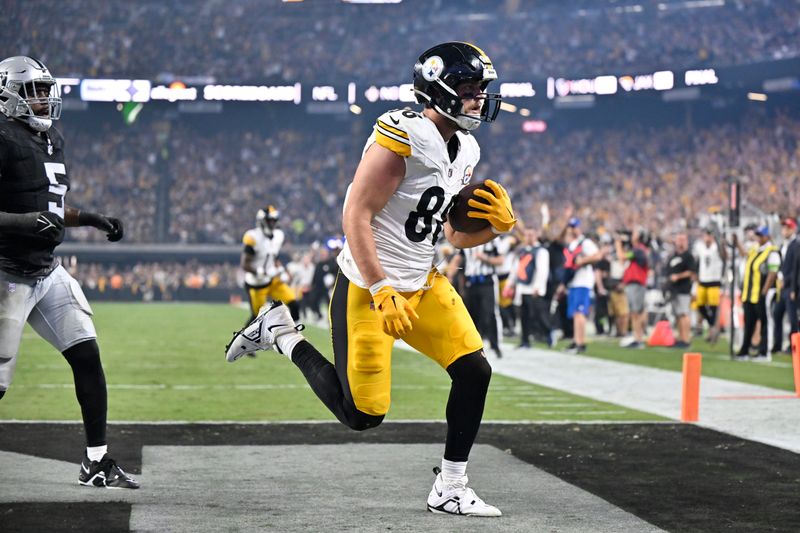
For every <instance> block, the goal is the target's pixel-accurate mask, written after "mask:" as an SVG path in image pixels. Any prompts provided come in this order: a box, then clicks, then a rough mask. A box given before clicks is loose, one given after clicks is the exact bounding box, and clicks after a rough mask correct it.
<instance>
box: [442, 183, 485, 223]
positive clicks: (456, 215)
mask: <svg viewBox="0 0 800 533" xmlns="http://www.w3.org/2000/svg"><path fill="white" fill-rule="evenodd" d="M479 188H482V189H483V190H485V191H488V192H492V190H491V189H490V188H489V187H487V186H486V185H485V184H484V182H482V181H481V182H478V183H472V184H470V185H467V186H466V187H464V188H463V189H461V190H460V191H459V192H458V194H457V195H456V197H455V198H454V200H453V207H451V208H450V211H449V212H448V213H447V221H448V222H450V226H452V228H453V229H454V230H456V231H460V232H462V233H477V232H479V231H481V230H483V229H485V228H488V227H489V221H488V220H485V219H483V218H470V217H468V216H467V211H473V210H474V209H473V208H472V207H470V206H469V205H467V201H468V200H469V199H470V198H474V199H475V200H477V201H479V202H481V203H486V200H484V199H483V198H481V197H480V196H473V194H472V193H473V192H475V190H476V189H479Z"/></svg>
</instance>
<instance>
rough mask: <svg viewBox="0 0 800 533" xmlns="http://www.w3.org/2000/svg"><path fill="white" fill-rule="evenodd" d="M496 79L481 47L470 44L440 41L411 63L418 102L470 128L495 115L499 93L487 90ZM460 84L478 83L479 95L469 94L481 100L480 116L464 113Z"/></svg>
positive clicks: (464, 128) (490, 63)
mask: <svg viewBox="0 0 800 533" xmlns="http://www.w3.org/2000/svg"><path fill="white" fill-rule="evenodd" d="M496 79H497V71H496V70H495V69H494V65H492V60H491V59H489V56H488V55H486V53H485V52H484V51H483V50H481V49H480V48H478V47H477V46H475V45H474V44H471V43H464V42H457V41H453V42H448V43H442V44H439V45H436V46H434V47H433V48H431V49H429V50H427V51H425V52H423V53H422V55H421V56H419V59H418V60H417V63H416V64H415V65H414V94H415V95H416V98H417V102H418V103H420V104H424V105H425V106H426V107H430V108H432V109H434V110H435V111H436V112H437V113H439V114H441V115H444V116H446V117H447V118H449V119H450V120H452V121H453V122H454V123H455V124H456V125H457V126H458V127H459V128H461V129H462V130H466V131H470V130H474V129H475V128H477V127H478V126H480V124H481V122H493V121H494V120H495V119H496V118H497V114H498V112H499V111H500V101H501V98H500V95H499V94H492V93H487V92H486V89H487V87H488V86H489V83H491V82H492V81H494V80H496ZM463 83H477V84H478V86H479V87H480V91H481V92H480V94H478V95H474V96H471V98H478V99H480V101H481V110H480V114H479V115H471V114H467V113H463V108H464V103H463V101H462V100H461V97H460V96H459V93H458V91H457V90H456V88H457V87H458V86H459V85H460V84H463Z"/></svg>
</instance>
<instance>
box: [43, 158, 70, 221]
mask: <svg viewBox="0 0 800 533" xmlns="http://www.w3.org/2000/svg"><path fill="white" fill-rule="evenodd" d="M44 173H45V174H46V175H47V179H48V180H49V181H50V187H48V189H47V191H48V192H49V193H50V195H51V197H53V198H54V199H55V201H52V202H48V203H47V210H48V211H50V212H51V213H55V214H56V215H58V216H60V217H61V218H64V196H65V195H66V194H67V186H66V185H65V184H64V183H61V182H59V181H58V176H66V175H67V169H66V167H64V163H45V164H44Z"/></svg>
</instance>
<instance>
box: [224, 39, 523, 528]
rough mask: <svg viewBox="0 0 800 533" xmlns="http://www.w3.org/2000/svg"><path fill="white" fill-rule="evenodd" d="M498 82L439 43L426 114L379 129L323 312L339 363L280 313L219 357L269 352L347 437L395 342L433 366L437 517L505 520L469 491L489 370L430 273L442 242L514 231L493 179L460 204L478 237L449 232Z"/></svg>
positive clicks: (371, 409) (349, 202) (377, 411)
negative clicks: (438, 378)
mask: <svg viewBox="0 0 800 533" xmlns="http://www.w3.org/2000/svg"><path fill="white" fill-rule="evenodd" d="M495 79H497V74H496V72H495V69H494V67H493V66H492V62H491V60H490V59H489V57H488V56H487V55H486V54H485V53H484V52H483V51H482V50H480V49H479V48H478V47H476V46H474V45H471V44H468V43H462V42H449V43H444V44H440V45H437V46H434V47H433V48H431V49H429V50H428V51H426V52H425V53H423V54H422V55H421V56H420V57H419V60H418V62H417V64H416V65H415V67H414V91H415V93H416V95H417V101H418V102H419V103H421V104H424V105H425V109H424V110H423V111H422V112H421V113H418V112H415V111H411V110H408V109H407V110H396V111H389V112H387V113H384V114H383V115H381V116H380V117H379V118H378V120H377V122H376V124H375V126H374V129H373V132H372V135H370V137H369V139H367V143H366V145H365V147H364V152H363V155H362V158H361V163H360V164H359V166H358V169H357V170H356V174H355V177H354V178H353V183H352V184H351V185H350V187H349V189H348V192H347V197H346V199H345V205H344V216H343V225H344V230H345V235H346V244H345V247H344V249H343V250H342V253H341V254H340V255H339V258H338V262H339V268H340V271H339V274H338V276H337V281H336V285H335V287H334V290H333V296H332V299H331V305H330V320H331V338H332V342H333V351H334V360H335V364H331V363H330V362H329V361H328V360H327V359H325V357H323V356H322V355H321V354H320V353H319V352H318V351H317V350H316V349H315V348H314V347H313V346H312V345H311V344H310V343H309V342H308V341H306V340H305V339H304V338H303V337H302V336H301V335H300V334H299V333H298V331H300V329H301V328H302V326H298V325H295V323H294V321H293V320H292V319H291V317H290V316H289V312H288V309H287V308H286V307H285V306H283V305H275V306H273V307H271V308H269V309H265V310H263V311H262V312H261V313H260V314H259V316H258V318H257V319H256V320H255V321H253V322H252V323H251V324H250V325H249V326H247V327H246V328H245V329H243V330H242V331H241V332H240V333H238V334H237V335H236V336H234V338H233V340H232V341H231V343H230V344H229V345H228V347H227V350H226V358H227V359H228V361H235V360H237V359H238V358H239V357H241V356H242V355H244V354H246V353H249V352H254V351H256V350H263V349H269V348H274V349H275V350H277V351H278V352H279V353H282V354H284V355H286V356H288V357H289V358H290V359H291V360H292V362H294V363H295V365H297V366H298V367H299V368H300V370H301V371H302V372H303V374H304V375H305V377H306V380H307V381H308V383H309V384H310V385H311V388H312V389H313V390H314V392H315V393H316V394H317V396H318V397H319V398H320V400H322V402H323V403H324V404H325V405H326V406H327V407H328V409H330V411H331V412H332V413H333V414H334V415H335V416H336V418H338V419H339V420H340V421H341V422H342V423H344V424H345V425H347V426H348V427H350V428H352V429H355V430H364V429H368V428H372V427H375V426H377V425H378V424H380V423H381V421H382V420H383V418H384V416H385V415H386V413H387V412H388V410H389V403H390V399H389V394H390V389H391V354H392V345H393V344H394V341H395V339H403V340H404V341H405V342H407V343H408V344H409V345H411V346H413V347H414V348H416V349H417V350H419V351H420V352H421V353H423V354H425V355H427V356H428V357H430V358H432V359H433V360H434V361H436V362H437V363H438V364H439V365H441V366H442V368H444V369H445V370H446V371H447V373H448V374H449V375H450V377H451V379H452V388H451V392H450V398H449V400H448V403H447V409H446V417H447V423H448V431H447V439H446V443H445V450H444V458H443V459H442V468H441V470H440V469H439V468H436V469H434V472H435V473H436V474H437V475H436V479H435V481H434V485H433V488H432V489H431V492H430V494H429V496H428V501H427V506H428V510H430V511H432V512H438V513H449V514H461V515H478V516H499V515H500V514H501V513H500V511H499V510H498V509H497V508H496V507H494V506H491V505H488V504H486V503H485V502H483V500H481V499H480V498H479V497H478V496H476V495H475V493H474V492H473V491H472V489H470V488H468V487H467V486H466V484H467V476H466V467H467V458H468V456H469V452H470V449H471V447H472V444H473V442H474V440H475V436H476V435H477V432H478V428H479V426H480V422H481V417H482V416H483V406H484V402H485V399H486V392H487V389H488V387H489V379H490V377H491V373H492V370H491V367H490V366H489V363H488V362H487V361H486V358H485V356H484V354H483V343H482V341H481V337H480V335H479V334H478V331H477V330H476V328H475V324H474V323H473V322H472V319H471V318H470V316H469V314H468V313H467V310H466V308H465V307H464V303H463V301H462V300H461V298H460V297H459V296H458V294H457V293H456V291H455V290H454V289H453V287H452V286H451V285H450V283H449V282H448V281H447V278H446V277H444V276H443V275H441V274H440V273H439V272H438V271H437V270H436V269H435V268H434V265H433V260H434V255H435V252H434V246H435V244H436V242H437V241H438V240H439V239H440V238H441V237H442V236H444V237H445V238H446V239H447V240H448V241H449V242H450V243H451V244H453V245H454V246H456V247H458V248H470V247H474V246H477V245H481V244H484V243H486V242H489V241H490V240H492V239H494V238H495V237H496V236H497V235H500V234H506V233H508V232H510V231H511V230H512V229H513V227H514V224H515V223H516V219H515V217H514V213H513V210H512V207H511V201H510V199H509V197H508V194H507V193H506V191H505V190H504V189H503V187H501V186H500V185H499V184H497V183H495V182H493V181H491V180H487V182H486V183H487V185H488V187H489V188H490V189H491V191H492V192H491V193H490V192H487V191H483V190H478V191H477V192H476V193H475V194H476V195H478V196H480V197H481V198H482V199H483V200H484V201H485V202H487V203H481V202H478V201H476V200H474V199H471V200H469V201H468V205H469V206H470V207H472V208H473V210H472V211H470V212H469V213H468V216H470V217H473V218H482V219H485V220H488V222H489V226H488V227H487V228H485V229H483V230H481V231H479V232H477V233H469V234H467V233H462V232H457V231H455V230H453V228H452V227H451V226H450V224H449V223H447V211H448V209H449V207H450V205H451V201H452V199H453V198H454V197H455V196H456V195H457V194H458V192H459V190H461V189H462V188H463V187H464V185H466V184H467V183H469V181H470V179H471V177H472V175H473V172H474V170H475V165H476V164H477V163H478V160H479V158H480V150H479V148H478V144H477V142H476V141H475V139H474V138H473V137H472V135H470V133H469V132H470V131H471V130H474V129H475V128H477V127H478V126H479V125H480V124H481V122H492V121H493V120H494V119H495V118H496V116H497V112H498V110H499V104H500V97H499V95H494V94H487V93H486V88H487V86H488V85H489V83H490V82H491V81H493V80H495Z"/></svg>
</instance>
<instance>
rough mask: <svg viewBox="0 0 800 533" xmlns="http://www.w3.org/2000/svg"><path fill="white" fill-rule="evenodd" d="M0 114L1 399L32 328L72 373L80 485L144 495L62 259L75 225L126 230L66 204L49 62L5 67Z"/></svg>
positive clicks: (87, 320) (15, 61) (112, 235)
mask: <svg viewBox="0 0 800 533" xmlns="http://www.w3.org/2000/svg"><path fill="white" fill-rule="evenodd" d="M0 112H2V114H3V115H4V117H0V398H2V397H3V395H5V393H6V391H7V390H8V388H9V386H10V385H11V379H12V378H13V375H14V368H15V366H16V363H17V354H18V352H19V345H20V341H21V338H22V331H23V328H24V326H25V322H26V321H27V322H28V323H29V324H30V325H31V327H33V329H34V330H35V331H36V332H37V333H38V334H39V335H41V336H42V337H43V338H44V339H45V340H47V341H48V342H49V343H50V344H52V345H53V346H54V347H55V348H56V349H57V350H58V351H60V352H61V353H62V354H63V355H64V358H65V359H66V360H67V362H68V363H69V365H70V366H71V367H72V374H73V377H74V379H75V393H76V395H77V397H78V402H79V403H80V406H81V414H82V416H83V424H84V428H85V431H86V445H87V448H86V452H85V453H84V457H83V461H82V462H81V470H80V474H79V477H78V480H79V482H80V483H81V484H82V485H86V486H94V487H107V488H128V489H136V488H139V483H138V482H137V481H136V480H134V479H133V478H131V477H130V476H128V475H127V474H126V473H125V472H124V471H123V470H122V469H121V468H120V467H119V466H118V465H117V464H116V462H115V461H114V460H113V459H111V458H110V457H109V455H108V454H107V453H106V452H107V445H106V400H107V395H106V381H105V376H104V374H103V366H102V364H101V362H100V351H99V348H98V346H97V335H96V333H95V329H94V324H93V323H92V318H91V315H92V310H91V307H89V302H88V301H87V300H86V297H85V296H84V294H83V291H82V290H81V287H80V285H78V282H77V281H75V279H74V278H73V277H72V276H70V275H69V273H67V271H66V270H65V269H64V267H62V266H61V265H60V264H59V263H58V261H57V260H56V259H55V257H54V256H53V251H54V249H55V247H56V246H58V245H59V244H60V243H61V241H62V240H63V238H64V229H65V228H66V227H75V226H93V227H95V228H98V229H99V230H101V231H104V232H105V233H106V234H107V236H108V240H110V241H118V240H120V239H122V235H123V229H122V222H121V221H120V220H119V219H116V218H113V217H107V216H105V215H101V214H98V213H90V212H86V211H81V210H78V209H75V208H71V207H68V206H67V205H66V204H65V196H66V193H67V191H68V190H69V175H68V173H67V169H66V166H65V164H64V139H63V138H62V137H61V134H60V133H59V132H58V130H56V129H55V128H53V127H52V125H53V121H54V120H57V119H58V118H59V115H60V114H61V98H60V97H59V93H58V85H57V83H56V80H55V79H54V78H53V77H52V76H51V75H50V72H49V71H48V70H47V68H46V67H45V66H44V65H43V64H42V63H41V62H40V61H38V60H36V59H32V58H30V57H24V56H15V57H10V58H8V59H5V60H3V61H0Z"/></svg>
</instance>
